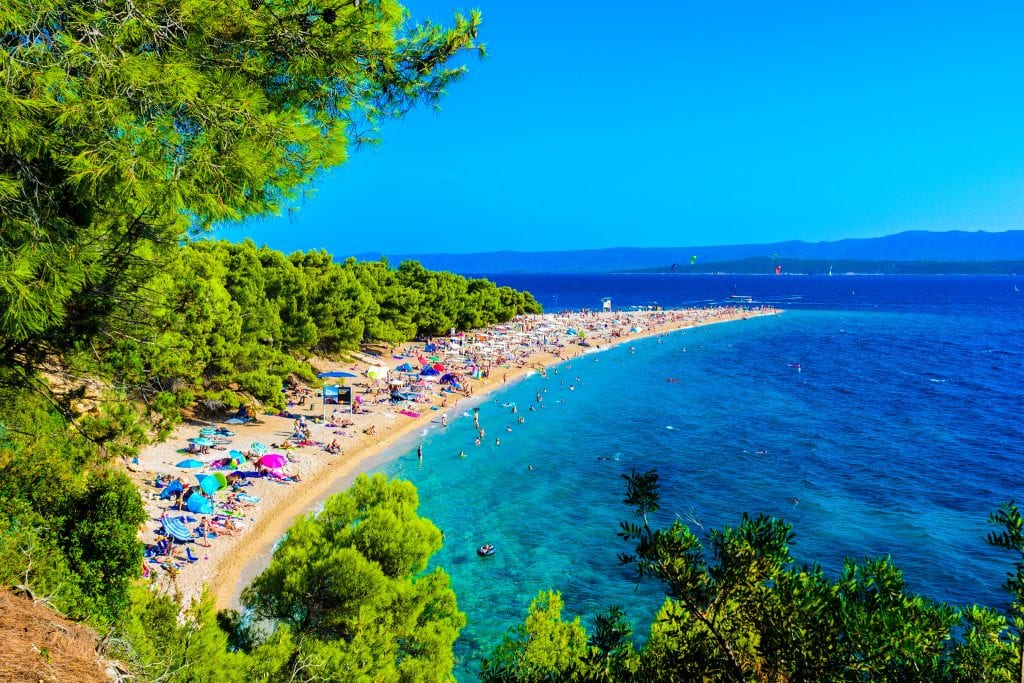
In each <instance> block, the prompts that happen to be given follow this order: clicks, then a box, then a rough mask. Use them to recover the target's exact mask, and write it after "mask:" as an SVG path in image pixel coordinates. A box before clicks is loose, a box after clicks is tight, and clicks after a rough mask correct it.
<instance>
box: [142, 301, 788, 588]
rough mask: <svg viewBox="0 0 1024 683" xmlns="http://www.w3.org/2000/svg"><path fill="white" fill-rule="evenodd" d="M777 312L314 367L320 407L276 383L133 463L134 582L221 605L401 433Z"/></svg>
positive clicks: (724, 310) (529, 335)
mask: <svg viewBox="0 0 1024 683" xmlns="http://www.w3.org/2000/svg"><path fill="white" fill-rule="evenodd" d="M776 312H778V311H776V310H775V309H773V308H771V307H762V306H759V307H756V308H750V307H746V308H744V307H741V306H729V307H713V308H700V309H682V310H667V311H631V312H612V311H570V312H562V313H557V314H545V315H531V316H520V317H518V318H516V319H515V320H513V321H511V322H509V323H506V324H503V325H495V326H493V327H490V328H487V329H484V330H474V331H471V332H467V333H464V334H462V333H460V334H454V333H453V334H452V335H450V336H447V337H443V338H434V339H427V340H423V341H421V342H416V343H407V344H400V345H398V346H397V347H386V346H369V347H366V348H364V349H362V350H360V351H358V352H353V353H352V354H351V356H350V357H349V358H348V359H347V360H346V361H344V362H340V361H327V360H323V361H320V362H317V363H315V364H314V365H315V366H316V367H317V369H318V370H320V371H321V372H322V373H323V374H324V375H327V376H326V377H325V378H324V380H323V381H324V383H325V385H327V386H328V387H331V386H340V387H341V390H340V391H339V395H340V398H341V400H342V402H340V403H339V402H336V401H335V400H334V399H333V394H334V392H333V391H328V392H327V403H326V404H325V403H324V397H323V393H322V391H321V389H320V388H313V387H309V386H305V385H303V384H301V383H299V382H296V383H293V384H291V385H289V386H286V387H284V391H285V393H286V398H287V408H286V409H285V410H283V411H280V412H276V413H273V414H267V413H263V412H262V411H260V410H259V409H258V408H257V407H255V406H251V405H249V406H243V407H242V408H240V409H239V410H238V411H237V412H234V411H233V412H232V413H230V414H226V415H224V416H223V419H221V420H215V421H214V422H209V421H207V420H203V421H199V420H191V421H188V422H186V423H185V424H182V425H180V426H179V427H178V428H177V429H176V430H175V431H174V433H173V434H172V436H171V437H170V438H169V439H168V440H167V441H165V442H163V443H159V444H154V445H152V446H150V447H148V448H146V449H144V450H143V451H142V452H141V453H140V454H139V456H138V457H137V458H136V459H135V460H134V461H133V462H132V464H131V465H130V466H129V470H130V471H131V472H133V473H134V477H135V479H136V481H137V483H138V485H139V486H140V488H141V489H142V491H143V499H144V501H145V503H146V506H147V512H148V514H149V518H150V521H149V522H148V523H146V524H145V525H144V528H143V529H142V530H140V534H141V538H142V540H143V541H144V542H145V543H146V547H147V550H146V559H145V561H144V567H143V569H142V573H143V575H144V576H146V577H149V578H150V579H151V580H152V581H153V583H154V585H156V586H157V587H159V588H160V589H164V590H168V591H171V592H178V593H179V594H180V595H181V596H182V597H184V598H185V599H186V600H190V599H194V598H197V597H198V596H199V595H200V594H201V591H202V587H203V585H204V584H205V585H208V586H210V587H211V590H213V592H214V593H215V596H216V598H217V603H218V606H219V607H225V606H229V605H232V604H233V603H234V601H236V600H237V595H238V591H239V586H238V585H237V584H238V583H239V578H240V577H241V576H242V574H243V570H244V569H245V568H246V567H247V565H249V564H250V563H252V562H253V561H254V560H259V559H263V560H264V561H266V560H267V559H268V557H269V553H270V551H271V548H272V545H273V543H274V542H275V541H276V540H277V539H278V538H280V537H281V536H282V535H283V533H284V532H285V531H286V530H287V527H288V526H290V524H291V523H292V521H293V520H294V519H295V517H296V516H298V515H300V514H303V513H305V512H307V511H309V510H310V509H311V503H313V501H315V500H317V499H318V498H320V497H321V496H323V495H324V493H325V492H326V491H327V490H328V488H329V487H330V486H331V484H332V483H333V482H334V481H335V480H337V479H339V478H340V477H343V476H346V475H350V474H352V473H353V471H354V470H355V469H356V468H357V467H359V466H360V465H361V464H363V463H365V462H366V460H367V459H368V458H369V457H370V456H373V455H375V454H377V453H379V452H380V451H381V450H382V449H385V448H387V447H388V446H389V445H390V444H392V443H394V441H395V440H396V439H398V438H399V437H400V436H402V435H404V434H407V433H408V432H409V431H410V430H413V429H424V428H425V427H427V426H429V424H430V423H432V422H436V423H439V424H446V423H447V420H448V419H449V418H450V417H451V416H454V415H456V414H457V413H456V407H457V406H458V404H459V403H460V402H461V401H464V400H467V399H470V398H471V397H473V396H480V395H482V394H483V393H485V392H487V391H489V390H491V389H494V388H497V387H500V386H501V385H502V384H504V383H507V382H510V381H513V380H515V379H517V378H519V377H521V376H523V375H524V374H525V373H527V372H530V371H539V370H542V369H543V368H544V367H546V366H548V365H550V364H552V363H557V362H559V361H560V360H565V359H568V358H573V357H576V356H579V355H581V354H583V353H586V352H588V351H597V350H600V349H605V348H608V347H610V346H614V345H616V344H619V343H622V342H625V341H628V340H631V339H636V338H638V337H643V336H650V335H657V334H664V333H667V332H670V331H673V330H676V329H682V328H686V327H693V326H698V325H706V324H711V323H716V322H725V321H731V320H738V319H743V318H747V317H750V316H754V315H770V314H774V313H776ZM332 375H333V377H334V378H332V377H331V376H332ZM349 397H351V398H350V400H346V399H349ZM460 410H461V409H460ZM250 578H251V577H250Z"/></svg>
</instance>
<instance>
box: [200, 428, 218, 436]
mask: <svg viewBox="0 0 1024 683" xmlns="http://www.w3.org/2000/svg"><path fill="white" fill-rule="evenodd" d="M199 436H217V430H216V429H214V428H213V427H203V428H202V429H200V430H199Z"/></svg>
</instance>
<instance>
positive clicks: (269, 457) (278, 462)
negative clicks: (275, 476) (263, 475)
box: [259, 453, 288, 470]
mask: <svg viewBox="0 0 1024 683" xmlns="http://www.w3.org/2000/svg"><path fill="white" fill-rule="evenodd" d="M286 462H288V460H287V459H286V458H285V457H284V456H283V455H281V454H280V453H268V454H266V455H264V456H263V457H262V458H260V460H259V463H260V464H261V465H263V466H264V467H269V468H270V469H272V470H276V469H278V468H279V467H284V466H285V463H286Z"/></svg>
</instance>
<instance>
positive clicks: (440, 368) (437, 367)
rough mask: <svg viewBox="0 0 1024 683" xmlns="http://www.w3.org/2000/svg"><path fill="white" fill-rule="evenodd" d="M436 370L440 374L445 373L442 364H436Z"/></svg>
mask: <svg viewBox="0 0 1024 683" xmlns="http://www.w3.org/2000/svg"><path fill="white" fill-rule="evenodd" d="M434 369H435V370H437V371H438V372H444V366H443V365H441V364H440V363H434Z"/></svg>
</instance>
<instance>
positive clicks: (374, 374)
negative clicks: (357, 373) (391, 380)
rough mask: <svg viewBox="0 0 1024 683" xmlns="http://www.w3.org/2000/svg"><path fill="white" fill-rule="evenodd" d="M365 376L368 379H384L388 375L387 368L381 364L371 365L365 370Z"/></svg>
mask: <svg viewBox="0 0 1024 683" xmlns="http://www.w3.org/2000/svg"><path fill="white" fill-rule="evenodd" d="M366 376H367V377H369V378H370V379H385V378H386V377H387V376H388V369H387V368H386V367H384V366H383V365H381V366H378V367H373V368H370V369H369V370H367V371H366Z"/></svg>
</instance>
